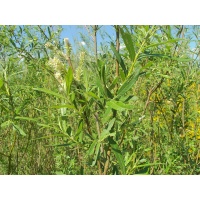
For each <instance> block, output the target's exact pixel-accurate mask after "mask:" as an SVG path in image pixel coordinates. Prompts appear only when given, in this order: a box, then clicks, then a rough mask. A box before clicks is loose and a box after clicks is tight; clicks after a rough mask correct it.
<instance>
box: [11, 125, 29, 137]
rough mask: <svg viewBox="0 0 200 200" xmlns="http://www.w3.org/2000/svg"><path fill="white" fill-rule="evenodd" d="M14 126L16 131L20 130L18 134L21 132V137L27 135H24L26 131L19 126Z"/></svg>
mask: <svg viewBox="0 0 200 200" xmlns="http://www.w3.org/2000/svg"><path fill="white" fill-rule="evenodd" d="M13 126H14V128H15V129H16V130H18V132H19V133H20V134H21V135H23V136H26V133H24V131H23V130H22V129H21V128H20V127H19V126H18V125H16V124H13Z"/></svg>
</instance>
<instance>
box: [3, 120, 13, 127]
mask: <svg viewBox="0 0 200 200" xmlns="http://www.w3.org/2000/svg"><path fill="white" fill-rule="evenodd" d="M11 123H12V121H10V120H8V121H5V122H3V123H2V124H1V127H2V128H3V127H7V126H9V125H10V124H11Z"/></svg>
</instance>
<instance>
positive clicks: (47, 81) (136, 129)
mask: <svg viewBox="0 0 200 200" xmlns="http://www.w3.org/2000/svg"><path fill="white" fill-rule="evenodd" d="M119 27H120V43H121V44H124V45H125V48H124V49H123V50H119V51H118V50H117V48H116V45H115V44H114V42H113V41H111V42H110V45H108V46H106V43H102V44H101V45H102V46H101V49H103V53H102V52H101V53H98V54H97V55H96V53H95V52H93V49H94V47H95V44H94V43H92V42H90V41H91V40H89V39H88V38H89V37H93V38H95V37H96V36H95V35H94V29H93V27H92V26H91V27H88V31H89V34H91V35H89V36H88V37H87V35H82V38H83V39H84V40H85V41H86V42H87V46H88V48H90V49H85V48H83V47H80V48H77V49H76V53H73V52H74V51H72V50H73V49H70V54H69V53H66V52H65V46H66V44H64V42H61V41H60V33H61V27H59V26H0V44H1V48H0V53H1V54H0V69H1V70H0V72H1V73H0V113H1V115H0V116H1V117H0V132H1V134H0V143H1V146H0V174H57V175H63V174H72V175H75V174H94V175H95V174H110V175H111V174H127V175H129V174H199V173H200V168H199V166H200V161H199V159H200V152H199V147H200V125H199V124H200V123H199V122H200V109H199V100H200V83H199V75H200V73H199V52H196V51H192V50H191V44H190V36H191V34H194V35H198V34H199V31H200V30H199V28H198V27H192V26H190V27H189V29H186V28H185V27H184V26H119ZM99 29H101V27H100V26H98V30H97V32H96V33H97V34H98V31H99ZM65 41H68V40H65ZM94 41H95V40H94ZM68 42H69V41H68ZM196 45H198V40H196ZM69 46H70V45H69ZM70 48H73V47H70ZM116 63H118V64H119V66H120V68H119V76H117V75H116V74H117V73H116V72H115V65H117V64H116Z"/></svg>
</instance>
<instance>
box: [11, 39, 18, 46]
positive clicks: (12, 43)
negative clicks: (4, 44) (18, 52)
mask: <svg viewBox="0 0 200 200" xmlns="http://www.w3.org/2000/svg"><path fill="white" fill-rule="evenodd" d="M10 42H11V43H12V45H13V46H14V47H15V48H17V46H16V44H15V43H14V42H13V40H12V39H10Z"/></svg>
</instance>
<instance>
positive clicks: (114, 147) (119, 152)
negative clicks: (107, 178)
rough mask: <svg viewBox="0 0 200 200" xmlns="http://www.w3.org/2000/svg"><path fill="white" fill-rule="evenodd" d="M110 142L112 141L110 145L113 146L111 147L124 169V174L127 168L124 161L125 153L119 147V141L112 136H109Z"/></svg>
mask: <svg viewBox="0 0 200 200" xmlns="http://www.w3.org/2000/svg"><path fill="white" fill-rule="evenodd" d="M109 143H110V146H111V149H112V151H113V153H114V155H115V157H116V159H117V161H118V164H119V166H120V168H121V170H122V174H124V175H125V174H126V169H125V163H124V158H123V155H122V153H121V150H120V148H119V146H118V145H117V143H116V142H115V141H114V140H113V138H112V137H109Z"/></svg>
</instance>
